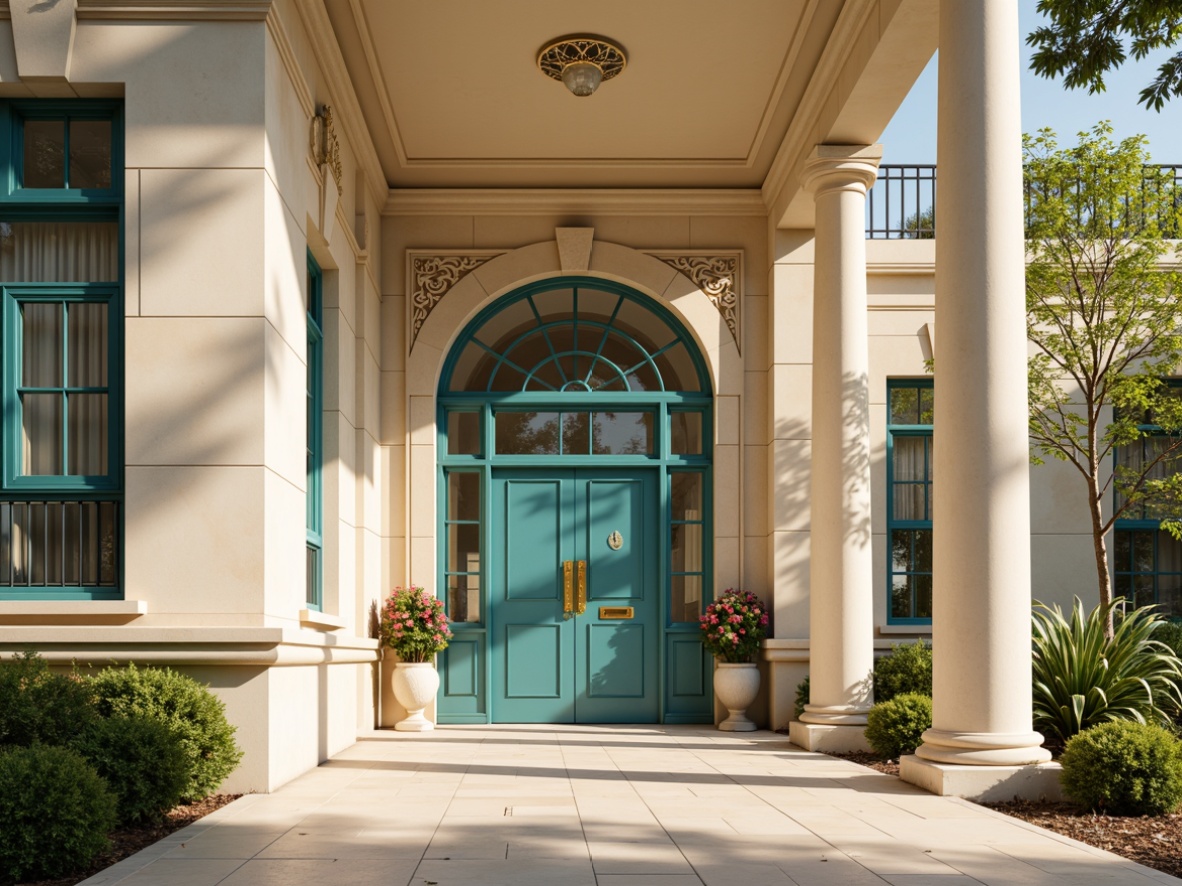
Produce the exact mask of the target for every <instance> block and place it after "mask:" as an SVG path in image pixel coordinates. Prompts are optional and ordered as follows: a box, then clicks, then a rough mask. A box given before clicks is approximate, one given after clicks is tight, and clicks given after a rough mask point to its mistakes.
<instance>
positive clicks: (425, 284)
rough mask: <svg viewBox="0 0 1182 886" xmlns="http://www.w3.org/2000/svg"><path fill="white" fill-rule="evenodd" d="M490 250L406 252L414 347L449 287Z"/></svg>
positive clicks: (486, 259) (488, 256)
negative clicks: (433, 253) (424, 325)
mask: <svg viewBox="0 0 1182 886" xmlns="http://www.w3.org/2000/svg"><path fill="white" fill-rule="evenodd" d="M501 254H502V253H500V252H491V253H483V254H480V253H475V254H474V253H463V254H451V255H439V254H435V255H422V254H420V255H416V254H414V253H407V259H408V260H409V262H410V344H409V347H408V350H409V349H410V348H413V347H414V344H415V339H416V338H418V337H419V330H420V329H422V328H423V324H424V323H425V322H426V321H427V317H429V316H430V315H431V312H432V311H433V310H435V306H436V305H437V304H439V300H440V299H442V298H443V297H444V296H445V295H447V293H448V291H449V290H450V289H451V288H452V287H453V286H455V285H456V284H457V283H459V282H460V281H461V280H463V279H464V277H466V276H468V274H470V273H471V272H472V271H474V270H476V268H478V267H480V266H481V265H482V264H484V263H485V262H486V261H488V260H489V259H490V258H495V257H496V256H498V255H501Z"/></svg>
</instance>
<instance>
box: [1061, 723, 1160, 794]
mask: <svg viewBox="0 0 1182 886" xmlns="http://www.w3.org/2000/svg"><path fill="white" fill-rule="evenodd" d="M1059 762H1060V763H1061V764H1062V766H1063V772H1062V774H1061V775H1060V780H1061V781H1062V783H1063V790H1064V792H1065V793H1066V794H1067V796H1068V797H1069V798H1071V799H1072V800H1074V801H1075V802H1076V803H1079V804H1080V805H1081V806H1085V807H1087V808H1088V809H1098V810H1101V811H1103V812H1107V813H1110V814H1112V815H1161V814H1163V813H1167V812H1173V811H1174V810H1175V809H1177V808H1178V806H1179V804H1180V803H1182V742H1180V741H1179V740H1178V739H1176V738H1175V737H1174V736H1173V735H1172V734H1170V732H1169V731H1168V730H1166V729H1163V728H1162V727H1161V726H1156V725H1154V724H1151V723H1136V722H1132V721H1126V720H1115V721H1111V722H1108V723H1101V724H1100V725H1099V726H1093V727H1092V728H1090V729H1085V730H1084V731H1083V732H1080V733H1077V734H1076V735H1075V736H1073V737H1072V738H1071V740H1070V741H1068V742H1067V747H1066V749H1065V750H1064V751H1063V756H1062V757H1061V758H1060V760H1059Z"/></svg>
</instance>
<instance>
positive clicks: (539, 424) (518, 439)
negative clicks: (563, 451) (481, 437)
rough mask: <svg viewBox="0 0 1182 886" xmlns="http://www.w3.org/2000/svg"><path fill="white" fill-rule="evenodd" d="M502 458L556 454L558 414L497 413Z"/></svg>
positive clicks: (497, 440) (499, 449)
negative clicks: (507, 456)
mask: <svg viewBox="0 0 1182 886" xmlns="http://www.w3.org/2000/svg"><path fill="white" fill-rule="evenodd" d="M495 424H496V451H497V453H498V454H499V455H557V454H558V413H557V412H498V413H496V415H495Z"/></svg>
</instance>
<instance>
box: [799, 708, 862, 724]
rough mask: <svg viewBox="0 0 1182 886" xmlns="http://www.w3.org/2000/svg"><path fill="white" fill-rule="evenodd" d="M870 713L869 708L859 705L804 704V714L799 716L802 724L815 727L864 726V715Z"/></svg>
mask: <svg viewBox="0 0 1182 886" xmlns="http://www.w3.org/2000/svg"><path fill="white" fill-rule="evenodd" d="M868 713H870V706H869V705H867V706H865V707H862V706H859V705H819V704H806V705H805V706H804V713H803V714H801V715H800V721H801V722H802V723H812V724H814V725H816V726H858V727H859V728H864V727H865V726H866V715H867V714H868Z"/></svg>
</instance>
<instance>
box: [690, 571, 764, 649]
mask: <svg viewBox="0 0 1182 886" xmlns="http://www.w3.org/2000/svg"><path fill="white" fill-rule="evenodd" d="M698 622H699V626H700V627H701V629H702V645H703V646H705V648H706V650H707V651H708V652H709V653H710V654H711V655H713V656H714V657H715V658H718V659H720V660H722V661H726V662H742V661H751V659H752V658H753V657H754V656H755V653H756V652H757V651H758V650H759V644H760V642H761V641H762V640H763V638H764V636H765V635H766V634H767V625H768V614H767V609H766V607H765V606H764V605H763V602H762V601H761V600H760V599H759V598H758V597H757V596H755V594H753V593H751V592H750V591H741V590H739V591H737V590H735V589H733V588H728V589H727V590H725V591H723V593H722V595H721V596H719V598H718V599H717V600H715V601H714V602H713V603H711V604H710V605H709V606H707V607H706V611H705V613H703V614H702V616H701V617H700V618H699V619H698Z"/></svg>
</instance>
